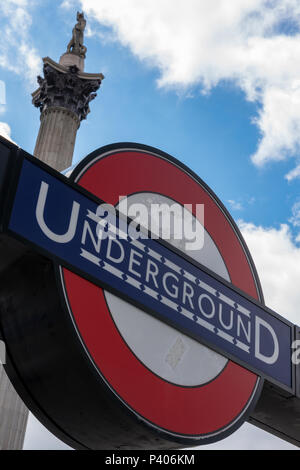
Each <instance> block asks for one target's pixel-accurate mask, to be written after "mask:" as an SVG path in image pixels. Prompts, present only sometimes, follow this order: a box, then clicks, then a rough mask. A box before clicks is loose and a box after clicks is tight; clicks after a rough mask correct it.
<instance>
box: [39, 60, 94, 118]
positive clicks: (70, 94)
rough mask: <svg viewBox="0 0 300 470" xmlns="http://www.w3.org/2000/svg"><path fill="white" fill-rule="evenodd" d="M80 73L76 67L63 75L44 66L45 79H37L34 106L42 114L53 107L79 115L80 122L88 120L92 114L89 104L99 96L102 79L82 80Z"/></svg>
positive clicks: (50, 67) (72, 67) (47, 65)
mask: <svg viewBox="0 0 300 470" xmlns="http://www.w3.org/2000/svg"><path fill="white" fill-rule="evenodd" d="M78 71H79V69H78V68H77V67H76V66H75V65H72V66H70V67H69V68H68V72H66V73H63V72H59V71H58V70H56V69H55V68H54V67H52V66H51V65H50V64H47V63H46V64H44V78H43V77H41V76H40V75H39V76H38V77H37V81H38V84H39V89H38V90H37V91H36V92H35V93H33V99H32V102H33V104H34V106H36V107H37V108H39V109H40V111H41V112H43V111H44V110H46V109H48V108H49V107H53V106H56V107H61V108H65V109H67V110H69V111H72V112H74V113H75V114H77V116H78V118H79V120H80V121H81V120H82V119H86V117H87V115H88V113H89V112H90V107H89V103H90V102H91V101H92V100H93V99H94V98H95V97H96V96H97V93H96V91H97V90H98V89H99V87H100V85H101V79H84V78H81V77H79V76H78Z"/></svg>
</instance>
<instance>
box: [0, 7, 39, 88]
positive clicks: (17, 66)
mask: <svg viewBox="0 0 300 470" xmlns="http://www.w3.org/2000/svg"><path fill="white" fill-rule="evenodd" d="M32 4H33V1H32V0H6V1H5V2H1V3H0V15H1V22H2V27H1V41H0V67H3V68H5V69H7V70H9V71H11V72H14V73H17V74H19V75H21V74H22V75H24V76H25V78H26V79H27V81H28V82H29V83H30V85H32V84H33V83H35V82H36V76H37V74H38V73H39V71H40V62H41V60H40V57H39V55H38V53H37V51H36V49H35V48H34V47H33V46H32V45H31V40H30V35H29V29H30V26H31V23H32V18H31V15H30V13H29V10H30V7H31V5H32Z"/></svg>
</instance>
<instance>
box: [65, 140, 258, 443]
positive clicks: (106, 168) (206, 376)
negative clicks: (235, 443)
mask: <svg viewBox="0 0 300 470" xmlns="http://www.w3.org/2000/svg"><path fill="white" fill-rule="evenodd" d="M71 178H72V179H74V181H76V182H77V183H78V184H79V185H81V186H82V187H83V188H85V189H86V190H87V191H89V192H90V193H92V194H94V195H95V196H97V197H98V198H100V199H101V200H104V201H105V202H107V203H109V204H112V205H117V204H118V203H119V198H120V197H124V196H127V201H128V204H129V205H130V204H131V203H136V202H139V203H141V202H142V203H143V204H146V205H149V204H151V203H153V202H155V203H157V202H159V203H166V204H170V203H173V202H174V201H175V202H177V203H179V204H180V205H181V206H184V205H185V204H191V205H192V206H191V207H192V208H193V214H194V217H195V218H196V212H195V211H194V210H195V207H196V204H204V245H203V248H202V249H201V250H198V251H196V252H194V253H193V252H191V254H189V255H190V256H192V257H195V259H197V261H199V262H201V263H202V264H204V265H205V266H207V267H208V268H210V269H211V270H212V271H215V272H216V273H217V274H219V275H220V276H223V277H224V278H225V279H226V280H227V281H230V282H232V283H233V284H234V285H235V286H236V287H238V288H240V289H241V290H243V291H245V292H246V293H247V294H248V295H250V296H252V297H254V298H256V299H259V300H262V299H261V294H260V288H259V281H258V279H257V276H256V273H255V268H254V267H253V263H252V261H251V258H250V255H249V253H248V250H247V248H246V246H245V243H244V241H243V240H242V237H241V235H240V233H239V231H238V229H237V227H236V226H235V224H234V222H233V221H232V219H231V218H230V216H229V215H228V213H227V211H226V210H225V208H224V207H223V206H222V204H221V203H220V201H218V200H217V198H216V196H215V195H214V194H213V193H212V192H211V190H210V189H209V188H208V187H207V186H206V185H205V184H204V183H203V182H202V181H201V180H200V179H199V178H198V177H197V176H196V175H194V174H193V173H192V172H191V171H190V170H189V169H187V168H186V167H184V166H183V165H181V164H180V163H179V162H178V161H176V160H174V159H172V158H171V157H169V156H168V155H166V154H165V153H163V152H161V151H159V150H157V149H153V148H150V147H146V146H142V145H138V144H115V145H114V146H111V147H110V148H106V151H105V152H104V153H101V152H99V153H95V152H94V154H92V155H91V156H90V158H88V159H85V160H84V164H80V165H79V166H78V167H77V168H76V169H75V171H74V172H73V173H72V175H71ZM121 204H122V203H121ZM121 204H120V206H119V208H120V210H121ZM196 223H198V224H199V223H200V221H197V220H196ZM170 243H172V241H171V242H170ZM174 243H175V242H174ZM177 248H178V246H177ZM179 248H180V247H179ZM61 272H62V282H63V284H64V292H65V296H66V301H67V303H68V306H69V311H70V312H71V315H72V316H73V319H74V322H75V324H76V328H77V332H78V334H79V335H80V337H81V340H82V341H83V343H84V346H85V349H86V351H87V353H88V355H89V357H90V358H91V359H92V361H93V363H94V365H95V367H96V369H97V372H98V373H99V374H100V376H101V378H102V380H104V382H105V384H106V386H107V388H108V390H109V393H111V394H113V395H114V396H115V397H117V399H118V401H119V403H120V406H125V407H126V409H127V410H128V411H129V412H130V413H131V414H132V415H133V416H134V417H135V418H138V419H139V420H142V421H143V422H144V423H146V424H147V425H148V426H150V427H151V428H152V429H153V431H154V432H156V431H159V432H160V433H163V434H164V435H165V436H166V438H169V439H170V440H172V438H174V439H175V440H179V441H180V442H182V443H185V442H189V443H193V442H194V443H195V445H198V444H199V443H207V442H211V441H214V440H219V439H221V438H223V437H225V436H227V435H228V434H230V433H231V432H233V430H235V429H237V427H239V426H240V425H241V424H242V423H243V422H244V421H245V419H246V418H247V416H248V415H249V413H250V410H251V409H252V407H253V405H254V403H255V401H256V399H257V398H258V394H259V391H260V388H261V385H262V383H261V382H262V381H261V379H260V378H259V377H257V376H256V375H255V374H254V373H252V372H250V371H248V370H246V369H245V368H243V367H241V366H240V365H238V364H236V363H234V362H232V361H229V360H227V359H226V358H225V357H223V356H221V355H220V354H217V353H216V352H214V351H212V350H210V349H208V348H207V347H205V346H203V345H201V344H200V343H198V342H196V341H195V340H193V339H191V338H189V337H187V336H186V335H184V334H181V333H179V332H178V331H177V330H175V329H173V328H172V327H170V326H169V325H166V324H164V323H162V322H161V321H159V320H157V319H156V318H154V317H152V316H151V315H149V314H147V313H146V312H144V311H142V310H140V309H138V308H136V307H134V306H132V305H130V304H129V303H127V302H125V301H124V300H121V299H120V298H118V296H115V295H112V294H110V293H108V292H105V291H104V290H103V289H101V288H100V287H98V286H96V285H93V284H92V283H90V282H89V281H87V280H85V279H83V278H81V277H79V276H78V275H76V274H74V273H72V272H70V271H69V270H67V269H65V268H63V269H62V270H61Z"/></svg>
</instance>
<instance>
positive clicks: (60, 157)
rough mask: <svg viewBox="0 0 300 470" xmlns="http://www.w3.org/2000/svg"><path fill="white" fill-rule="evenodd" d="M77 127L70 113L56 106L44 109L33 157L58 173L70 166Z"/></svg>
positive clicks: (75, 118)
mask: <svg viewBox="0 0 300 470" xmlns="http://www.w3.org/2000/svg"><path fill="white" fill-rule="evenodd" d="M79 125H80V121H79V118H78V116H77V114H75V113H74V112H72V111H68V110H67V109H65V108H61V107H58V106H54V107H51V108H48V109H46V110H45V111H43V113H42V114H41V125H40V130H39V134H38V137H37V141H36V146H35V150H34V155H35V156H36V157H37V158H38V159H39V160H42V161H43V162H45V163H47V165H49V166H51V167H52V168H55V169H56V170H58V171H62V170H64V169H65V168H68V167H69V166H71V164H72V158H73V152H74V146H75V140H76V133H77V129H78V127H79Z"/></svg>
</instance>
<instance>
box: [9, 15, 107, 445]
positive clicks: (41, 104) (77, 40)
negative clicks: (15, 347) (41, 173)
mask: <svg viewBox="0 0 300 470" xmlns="http://www.w3.org/2000/svg"><path fill="white" fill-rule="evenodd" d="M85 26H86V20H85V18H84V14H83V13H79V12H78V13H77V23H76V25H75V26H74V28H73V32H72V39H71V40H70V42H69V44H68V46H67V51H66V52H65V53H64V54H63V55H62V56H61V57H60V60H59V63H57V62H55V61H54V60H52V59H50V58H49V57H46V58H44V59H43V63H44V67H43V71H44V77H41V76H38V78H37V80H38V84H39V88H38V89H37V90H36V91H35V92H34V93H33V94H32V102H33V104H34V106H36V107H37V108H39V109H40V112H41V125H40V129H39V133H38V137H37V140H36V146H35V150H34V156H35V157H37V158H38V159H40V160H42V161H43V162H45V163H47V165H49V166H51V167H52V168H54V169H55V170H58V171H62V170H64V169H66V168H68V167H69V166H71V164H72V158H73V152H74V146H75V139H76V134H77V130H78V128H79V126H80V122H81V121H82V120H83V119H86V117H87V114H88V113H89V112H90V108H89V103H90V101H91V100H93V99H94V98H95V97H96V96H97V95H96V91H97V90H98V89H99V87H100V85H101V81H102V80H103V78H104V76H103V75H102V73H85V72H84V59H85V55H86V47H85V46H84V45H83V35H84V30H85ZM0 367H1V369H0V390H1V394H0V450H5V449H22V447H23V442H24V436H25V431H26V424H27V416H28V410H27V409H26V407H25V405H24V403H23V402H22V401H21V400H20V398H19V397H18V395H17V393H16V392H15V390H14V389H13V387H12V385H11V384H10V382H9V380H8V378H7V375H6V374H5V372H4V369H3V367H2V366H0Z"/></svg>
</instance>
